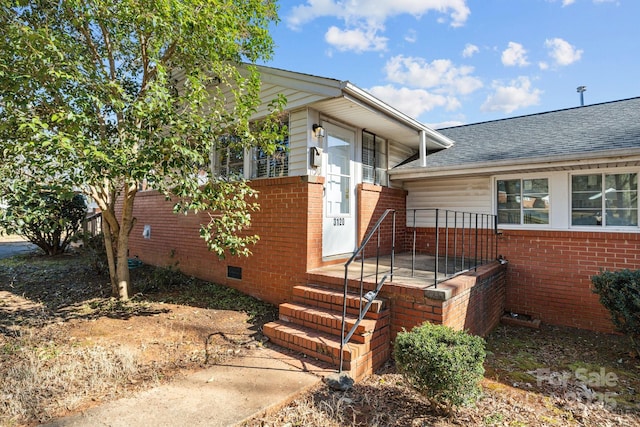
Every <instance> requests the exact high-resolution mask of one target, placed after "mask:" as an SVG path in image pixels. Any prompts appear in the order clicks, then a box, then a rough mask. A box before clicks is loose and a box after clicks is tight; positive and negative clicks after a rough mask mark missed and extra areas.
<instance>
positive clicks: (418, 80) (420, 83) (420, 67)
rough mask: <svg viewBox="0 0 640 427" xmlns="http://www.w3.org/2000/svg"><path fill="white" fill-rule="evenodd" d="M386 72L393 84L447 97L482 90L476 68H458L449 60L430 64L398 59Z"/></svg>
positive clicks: (406, 57)
mask: <svg viewBox="0 0 640 427" xmlns="http://www.w3.org/2000/svg"><path fill="white" fill-rule="evenodd" d="M385 71H386V73H387V80H389V81H390V82H393V83H398V84H401V85H405V86H410V87H415V88H423V89H428V88H431V89H434V90H435V91H436V92H438V93H445V94H447V95H455V94H461V95H467V94H469V93H472V92H474V91H476V90H478V89H480V88H481V87H482V81H481V80H480V79H479V78H477V77H474V76H473V75H472V73H473V71H474V68H473V67H470V66H462V67H456V66H454V65H453V63H452V62H451V61H450V60H448V59H436V60H434V61H432V62H431V63H429V62H427V61H426V60H425V59H423V58H414V57H410V56H403V55H398V56H394V57H393V58H391V59H389V61H387V64H386V65H385Z"/></svg>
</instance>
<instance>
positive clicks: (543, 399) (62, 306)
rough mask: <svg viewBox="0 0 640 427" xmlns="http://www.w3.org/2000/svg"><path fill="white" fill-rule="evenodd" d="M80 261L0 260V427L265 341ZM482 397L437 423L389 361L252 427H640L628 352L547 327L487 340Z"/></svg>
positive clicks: (205, 299)
mask: <svg viewBox="0 0 640 427" xmlns="http://www.w3.org/2000/svg"><path fill="white" fill-rule="evenodd" d="M93 261H95V260H94V259H93V258H92V257H91V256H78V255H74V256H63V257H59V258H53V259H49V258H45V257H40V256H35V257H34V256H18V257H14V258H8V259H3V260H0V377H1V378H3V381H2V382H0V425H2V426H21V425H36V424H38V423H41V422H46V421H49V420H51V419H52V418H56V417H59V416H63V415H68V414H71V413H74V412H77V411H80V410H82V409H84V408H87V407H90V406H94V405H98V404H100V403H101V402H105V401H108V400H113V399H117V398H120V397H123V396H126V395H129V394H130V393H133V392H135V391H137V390H140V389H144V388H148V387H153V386H155V385H158V384H160V383H162V382H165V381H170V380H171V379H172V378H175V377H176V376H178V375H184V374H186V373H188V372H192V371H193V370H196V369H201V368H203V367H205V366H206V365H207V364H213V363H216V362H217V361H219V360H221V359H223V358H230V357H239V356H242V354H243V352H245V351H246V350H247V349H248V348H251V347H254V346H261V345H269V343H265V339H264V337H263V336H262V335H261V333H260V329H261V325H262V324H264V323H265V322H266V321H269V320H271V319H273V318H274V316H275V315H276V309H275V307H273V306H271V305H268V304H264V303H261V302H259V301H257V300H255V299H253V298H250V297H247V296H244V295H241V294H239V293H237V292H235V291H233V290H230V289H228V288H224V287H220V286H216V285H213V284H210V283H206V282H202V281H199V280H196V279H193V278H188V277H184V276H182V275H180V274H178V273H177V272H176V271H174V270H170V269H160V270H158V269H152V268H150V267H143V268H140V269H136V270H133V271H132V273H133V280H134V283H135V286H136V292H137V294H136V296H135V297H134V298H133V299H132V301H131V302H129V303H126V304H123V303H120V302H118V301H115V300H113V299H110V298H108V297H107V296H108V290H109V287H108V285H107V278H106V277H105V276H102V275H100V274H98V273H96V271H95V270H94V267H96V263H95V262H93ZM487 348H488V350H489V356H488V358H487V361H486V364H485V367H486V374H485V380H484V382H483V389H484V397H483V398H482V400H480V401H479V402H478V403H477V404H476V405H475V406H474V407H469V408H461V409H460V410H458V411H457V412H456V413H455V414H453V415H452V416H449V417H447V416H442V415H438V414H436V413H435V412H434V411H433V410H432V408H431V407H430V406H429V405H428V404H427V402H426V401H425V400H424V399H422V398H421V397H420V396H419V395H417V394H416V393H414V392H413V391H412V390H411V389H410V388H409V387H407V385H406V384H405V383H404V382H403V380H402V377H401V376H400V375H399V374H397V373H395V371H394V368H393V364H392V363H389V364H388V366H387V367H386V369H385V370H384V372H380V373H379V374H378V375H374V376H372V377H370V378H369V379H367V380H366V381H364V382H362V383H360V384H357V385H356V386H355V387H354V388H353V389H351V390H349V391H347V392H335V391H330V390H328V389H327V388H326V387H324V386H321V387H318V388H317V389H315V390H312V391H310V392H309V393H307V394H305V395H303V396H300V397H299V398H298V399H296V400H294V401H293V402H292V403H291V404H289V405H287V406H285V407H283V408H281V409H280V410H279V411H278V412H274V413H269V414H263V415H261V416H258V417H256V418H254V419H253V420H251V421H250V422H248V423H246V424H245V425H251V426H285V425H286V426H302V425H305V426H306V425H315V426H344V425H368V426H392V425H398V426H428V425H436V426H460V425H473V426H487V425H496V426H560V425H562V426H564V425H575V426H640V359H638V357H637V355H636V354H635V353H634V352H633V351H632V350H631V347H630V346H629V343H628V341H627V340H626V339H625V338H624V337H622V336H617V335H606V334H595V333H590V332H585V331H580V330H574V329H569V328H559V327H550V326H544V325H543V327H542V328H541V329H540V330H533V329H527V328H517V327H506V326H501V327H499V328H498V329H496V330H495V331H494V332H493V333H492V334H491V335H490V336H489V337H488V338H487Z"/></svg>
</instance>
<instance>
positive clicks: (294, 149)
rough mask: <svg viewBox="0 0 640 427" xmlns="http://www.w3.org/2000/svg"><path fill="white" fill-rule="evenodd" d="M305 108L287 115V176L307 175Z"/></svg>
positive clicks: (307, 151)
mask: <svg viewBox="0 0 640 427" xmlns="http://www.w3.org/2000/svg"><path fill="white" fill-rule="evenodd" d="M307 135H308V127H307V110H297V111H292V112H291V114H290V115H289V176H304V175H307V164H308V163H309V157H308V156H309V150H308V148H307Z"/></svg>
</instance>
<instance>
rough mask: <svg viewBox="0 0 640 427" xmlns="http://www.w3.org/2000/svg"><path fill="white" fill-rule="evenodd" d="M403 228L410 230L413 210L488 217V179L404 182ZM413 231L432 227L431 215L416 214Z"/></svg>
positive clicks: (426, 212) (489, 181) (489, 207)
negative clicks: (405, 226)
mask: <svg viewBox="0 0 640 427" xmlns="http://www.w3.org/2000/svg"><path fill="white" fill-rule="evenodd" d="M404 188H405V190H407V191H408V192H409V194H408V195H407V226H409V227H412V226H413V212H412V210H413V209H425V208H426V209H435V208H438V209H443V210H451V211H460V212H473V213H484V214H491V213H493V212H492V206H491V200H492V197H491V179H490V178H489V177H473V178H464V179H462V178H453V179H433V180H428V181H413V182H406V183H405V185H404ZM416 226H417V227H434V226H435V220H434V215H433V212H430V211H425V212H419V211H418V212H416Z"/></svg>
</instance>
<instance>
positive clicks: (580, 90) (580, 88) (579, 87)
mask: <svg viewBox="0 0 640 427" xmlns="http://www.w3.org/2000/svg"><path fill="white" fill-rule="evenodd" d="M585 90H587V87H586V86H578V89H577V92H578V93H579V94H580V106H581V107H583V106H584V91H585Z"/></svg>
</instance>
